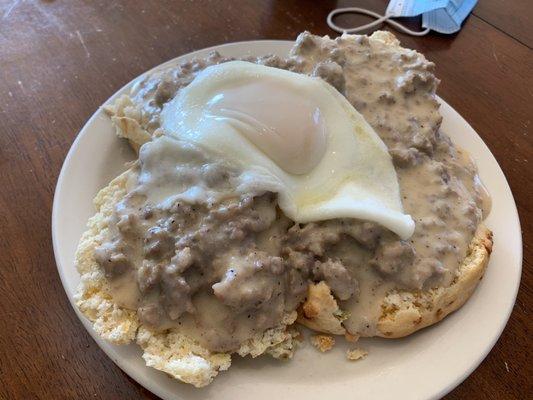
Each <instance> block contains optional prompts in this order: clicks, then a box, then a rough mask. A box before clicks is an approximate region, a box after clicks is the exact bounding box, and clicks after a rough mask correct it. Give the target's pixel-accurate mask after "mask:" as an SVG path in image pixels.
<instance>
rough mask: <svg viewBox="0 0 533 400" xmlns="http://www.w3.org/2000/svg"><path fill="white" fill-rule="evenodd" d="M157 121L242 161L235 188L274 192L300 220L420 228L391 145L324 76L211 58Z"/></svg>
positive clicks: (404, 231) (402, 231) (404, 230)
mask: <svg viewBox="0 0 533 400" xmlns="http://www.w3.org/2000/svg"><path fill="white" fill-rule="evenodd" d="M224 96H225V97H224ZM255 96H257V98H255ZM228 99H229V100H228ZM221 104H222V105H221ZM161 126H162V129H163V132H164V134H166V135H169V136H172V137H174V138H176V139H179V140H181V141H186V142H189V143H193V144H195V145H198V146H201V147H202V148H203V149H205V151H206V152H208V153H210V154H212V155H213V156H214V157H218V158H222V159H224V160H225V161H226V162H228V163H230V164H231V165H234V166H236V167H238V168H240V169H241V170H242V171H243V174H241V179H240V182H239V184H238V186H237V187H236V189H235V190H236V192H239V193H246V192H252V193H257V192H261V191H263V192H264V191H273V192H276V193H278V202H279V206H280V208H281V210H282V211H283V212H284V213H285V214H286V215H287V216H288V217H289V218H291V219H292V220H294V221H296V222H300V223H306V222H311V221H321V220H328V219H333V218H357V219H360V220H367V221H373V222H376V223H379V224H381V225H383V226H385V227H386V228H388V229H390V230H391V231H393V232H395V233H396V234H398V235H399V236H400V237H402V238H408V237H409V236H411V235H412V233H413V231H414V222H413V220H412V218H411V217H410V216H409V215H406V214H404V213H403V207H402V203H401V197H400V190H399V185H398V179H397V176H396V172H395V170H394V166H393V164H392V160H391V157H390V155H389V153H388V151H387V147H386V146H385V144H384V143H383V141H382V140H381V139H380V138H379V136H378V135H377V134H376V132H375V131H374V130H373V129H372V127H371V126H370V125H369V124H368V123H367V122H366V121H365V119H364V118H363V116H362V115H361V114H360V113H358V112H357V111H356V110H355V109H354V107H353V106H352V105H351V104H350V103H349V102H348V101H347V100H346V98H345V97H344V96H343V95H341V94H340V93H339V92H338V91H337V90H336V89H335V88H333V87H332V86H330V85H329V84H328V83H326V82H325V81H323V80H322V79H320V78H313V77H309V76H306V75H302V74H297V73H293V72H289V71H285V70H281V69H277V68H271V67H266V66H262V65H257V64H253V63H249V62H243V61H232V62H227V63H223V64H220V65H215V66H211V67H208V68H206V69H205V70H204V71H202V72H201V73H200V74H198V75H197V77H196V78H195V79H194V81H193V82H192V83H191V84H189V85H188V86H187V87H185V88H184V89H182V90H180V91H179V92H178V94H177V95H176V97H175V98H174V99H172V100H171V101H170V102H169V103H167V104H166V106H165V107H164V109H163V111H162V114H161Z"/></svg>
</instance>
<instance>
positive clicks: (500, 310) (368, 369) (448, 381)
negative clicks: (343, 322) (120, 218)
mask: <svg viewBox="0 0 533 400" xmlns="http://www.w3.org/2000/svg"><path fill="white" fill-rule="evenodd" d="M291 45H292V42H287V41H254V42H241V43H230V44H225V45H222V46H217V47H213V48H210V49H204V50H200V51H197V52H194V53H190V54H186V55H184V56H181V57H178V58H176V59H174V60H172V61H169V63H177V62H182V61H185V60H187V59H190V58H192V57H198V56H200V57H201V56H205V55H206V54H207V53H208V52H209V51H212V50H214V49H216V50H218V51H220V52H221V53H222V54H224V55H227V56H243V55H263V54H269V53H273V54H278V55H280V56H285V55H286V54H287V53H288V51H289V49H290V47H291ZM166 64H168V63H166ZM166 64H164V65H166ZM131 85H132V83H130V84H128V85H126V86H125V87H124V88H122V89H121V90H119V91H118V92H117V93H116V94H115V95H114V96H113V97H111V98H110V99H109V100H108V103H110V102H112V101H113V100H114V99H115V98H117V96H119V95H121V94H123V93H125V92H126V91H127V90H129V88H130V87H131ZM441 113H442V115H443V117H444V120H443V123H442V129H443V131H444V132H446V133H447V134H448V135H449V136H451V138H452V139H453V140H454V142H455V143H456V144H457V145H458V146H460V147H462V148H464V149H466V150H468V151H469V152H470V154H471V155H472V156H473V158H474V159H475V160H476V162H477V165H478V167H479V171H480V175H481V178H482V180H483V182H484V183H485V184H486V186H487V188H488V190H489V192H490V193H491V194H492V196H493V208H492V212H491V214H490V215H489V217H488V219H487V221H486V224H487V225H488V226H489V228H490V229H492V230H493V231H494V238H495V245H494V252H493V253H492V257H491V259H490V264H489V267H488V270H487V273H486V275H485V278H484V279H483V280H482V282H481V283H480V285H479V287H478V289H477V291H476V292H475V293H474V295H473V296H472V298H471V299H470V300H469V301H468V303H467V304H466V305H465V306H464V307H463V308H461V309H460V310H459V311H457V312H456V313H454V314H452V315H451V316H449V317H448V318H446V319H445V320H444V321H443V322H441V323H439V324H437V325H436V326H433V327H431V328H427V329H424V330H423V331H421V332H418V333H416V334H414V335H412V336H410V337H408V338H405V339H401V340H385V339H366V340H361V342H360V346H361V347H362V348H364V349H366V350H368V351H369V353H370V354H369V356H368V357H367V358H366V359H365V360H364V361H359V362H347V361H346V360H345V356H344V350H345V349H346V348H345V347H343V346H337V347H336V348H335V349H334V350H333V351H331V352H329V353H327V354H319V353H318V352H317V351H316V350H315V349H314V348H312V347H311V346H310V345H309V344H307V345H305V346H304V347H303V348H301V349H300V350H299V351H297V353H296V355H295V357H294V358H293V359H292V360H291V361H288V362H280V361H277V360H273V359H271V358H270V357H261V358H259V359H255V360H251V359H249V358H246V359H241V358H240V357H238V356H236V357H235V358H234V362H233V365H232V367H231V368H230V370H229V371H227V372H223V373H221V374H220V375H219V376H218V377H217V378H216V379H215V381H214V382H213V384H211V385H209V386H208V387H206V388H203V389H195V388H193V387H191V386H188V385H184V384H181V383H179V382H177V381H175V380H173V379H171V378H169V377H167V376H166V375H165V374H164V373H161V372H158V371H156V370H154V369H151V368H148V367H146V366H145V365H144V362H143V360H142V358H141V351H140V350H139V349H138V348H137V346H135V345H128V346H113V345H110V344H108V343H106V342H104V341H102V340H101V339H100V338H98V337H97V336H96V334H95V333H94V331H93V330H92V328H91V325H90V323H89V322H88V321H87V320H86V319H85V318H84V317H83V316H81V315H80V313H79V312H78V310H77V309H76V307H74V309H75V310H76V312H77V313H78V316H79V317H80V319H81V321H82V322H83V324H84V325H85V328H86V329H87V330H88V331H89V333H90V334H91V335H92V336H93V338H94V340H96V342H97V343H98V345H99V346H100V347H101V348H102V349H103V350H104V351H105V352H106V353H107V355H108V356H109V357H110V358H111V359H112V360H113V361H114V362H115V363H116V364H117V365H118V366H119V367H120V368H122V369H123V370H124V371H125V372H126V373H127V374H128V375H130V376H131V377H132V378H133V379H135V380H136V381H137V382H139V383H140V384H141V385H143V386H144V387H146V388H147V389H149V390H150V391H152V392H153V393H155V394H157V395H159V396H160V397H162V398H163V399H185V398H186V399H190V400H194V399H204V400H205V399H211V398H217V399H220V400H222V399H236V398H242V397H244V396H252V397H253V398H254V400H260V399H268V400H271V399H276V398H282V399H287V398H291V399H303V398H305V399H306V400H311V399H321V400H323V399H328V398H340V397H341V396H342V397H343V398H352V399H383V400H384V399H395V400H396V399H404V398H409V399H434V398H439V397H441V396H443V395H444V394H446V393H447V392H449V391H450V390H452V389H453V388H454V387H456V386H457V385H458V384H459V383H461V382H462V381H463V380H464V379H465V378H466V377H467V376H468V375H469V374H470V373H471V372H472V371H473V370H474V369H475V368H476V367H477V366H478V365H479V363H480V362H481V361H482V360H483V359H484V358H485V356H486V355H487V354H488V352H489V351H490V349H491V348H492V346H493V345H494V343H495V342H496V340H497V339H498V337H499V336H500V334H501V332H502V330H503V328H504V327H505V324H506V322H507V319H508V318H509V315H510V313H511V310H512V308H513V304H514V301H515V298H516V293H517V290H518V285H519V282H520V273H521V264H522V239H521V233H520V223H519V220H518V214H517V211H516V206H515V203H514V200H513V196H512V194H511V191H510V189H509V185H508V184H507V181H506V180H505V176H504V175H503V173H502V171H501V169H500V167H499V166H498V163H497V162H496V160H495V159H494V157H493V156H492V154H491V153H490V151H489V149H488V148H487V146H486V145H485V144H484V143H483V141H482V140H481V138H480V137H479V136H478V135H477V134H476V132H474V130H473V129H472V128H471V127H470V125H468V123H467V122H466V121H465V120H464V119H463V118H462V117H461V116H460V115H459V114H458V113H457V112H456V111H455V110H453V109H452V108H451V107H450V106H449V105H448V104H446V103H445V102H444V101H442V106H441ZM132 158H133V154H132V152H131V151H130V150H129V148H128V146H127V145H126V143H124V142H123V141H121V140H119V139H118V138H117V137H116V136H115V135H114V134H113V130H112V127H111V123H110V121H109V119H108V118H107V117H106V116H105V114H104V113H103V111H102V109H99V110H98V111H97V112H96V113H95V114H94V115H93V116H92V117H91V119H90V120H89V121H88V122H87V124H86V125H85V126H84V127H83V129H82V130H81V132H80V134H79V135H78V137H77V138H76V140H75V141H74V144H73V145H72V147H71V149H70V151H69V153H68V155H67V158H66V160H65V163H64V164H63V168H62V170H61V174H60V176H59V180H58V183H57V188H56V192H55V198H54V208H53V214H52V234H53V242H54V252H55V256H56V261H57V268H58V270H59V274H60V276H61V280H62V282H63V286H64V287H65V291H66V292H67V295H68V297H69V299H70V301H71V303H72V296H73V294H74V292H75V290H76V286H77V284H78V282H79V276H78V273H77V272H76V270H75V268H74V262H73V261H74V252H75V249H76V246H77V243H78V240H79V238H80V236H81V234H82V232H83V231H84V230H85V224H86V222H87V219H88V218H89V217H90V216H91V215H92V214H93V213H94V208H93V204H92V199H93V197H94V196H95V195H96V193H97V191H98V190H99V189H101V188H103V187H104V186H106V185H107V184H108V183H109V181H110V180H111V179H112V178H114V177H115V176H117V175H118V174H119V173H121V172H122V171H124V170H125V166H124V163H125V161H128V160H131V159H132ZM90 373H91V371H90V370H88V371H87V374H88V375H89V374H90Z"/></svg>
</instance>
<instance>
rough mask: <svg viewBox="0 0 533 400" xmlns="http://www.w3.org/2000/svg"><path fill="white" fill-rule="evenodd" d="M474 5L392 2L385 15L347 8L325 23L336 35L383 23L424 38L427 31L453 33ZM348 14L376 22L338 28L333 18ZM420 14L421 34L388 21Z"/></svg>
mask: <svg viewBox="0 0 533 400" xmlns="http://www.w3.org/2000/svg"><path fill="white" fill-rule="evenodd" d="M476 3H477V0H391V2H390V3H389V5H388V7H387V10H386V11H385V15H380V14H378V13H375V12H373V11H370V10H367V9H364V8H359V7H347V8H338V9H336V10H333V11H332V12H330V13H329V15H328V19H327V21H328V25H329V27H330V28H331V29H333V30H334V31H336V32H339V33H354V32H360V31H363V30H367V29H370V28H373V27H375V26H378V25H380V24H382V23H384V22H386V23H388V24H390V25H392V26H393V27H395V28H396V29H398V30H400V31H402V32H404V33H407V34H409V35H414V36H422V35H425V34H427V33H428V32H429V31H430V30H434V31H436V32H440V33H455V32H457V31H459V30H460V29H461V23H462V22H463V21H464V20H465V18H466V17H467V16H468V14H470V12H471V11H472V9H473V8H474V6H475V5H476ZM348 13H356V14H366V15H369V16H371V17H374V18H376V20H375V21H374V22H371V23H369V24H366V25H362V26H358V27H355V28H351V29H345V28H341V27H339V26H337V25H336V24H335V23H334V22H333V17H335V16H336V15H338V14H348ZM420 14H422V27H423V28H426V29H424V30H422V31H412V30H411V29H408V28H406V27H405V26H403V25H402V24H400V23H398V22H396V21H394V20H392V19H391V18H394V17H415V16H417V15H420Z"/></svg>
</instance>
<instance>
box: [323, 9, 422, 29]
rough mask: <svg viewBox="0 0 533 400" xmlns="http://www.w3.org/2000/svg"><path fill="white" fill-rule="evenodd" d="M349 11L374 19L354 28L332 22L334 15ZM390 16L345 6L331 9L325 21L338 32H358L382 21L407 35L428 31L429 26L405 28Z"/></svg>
mask: <svg viewBox="0 0 533 400" xmlns="http://www.w3.org/2000/svg"><path fill="white" fill-rule="evenodd" d="M351 13H355V14H365V15H368V16H370V17H374V18H376V20H375V21H373V22H370V23H368V24H366V25H361V26H358V27H356V28H350V29H345V28H341V27H340V26H338V25H336V24H335V23H334V22H333V17H335V16H336V15H339V14H351ZM391 18H392V16H391V15H386V14H385V15H381V14H378V13H377V12H374V11H370V10H367V9H366V8H359V7H346V8H337V9H336V10H333V11H332V12H330V13H329V14H328V19H327V21H328V25H329V27H330V28H331V29H333V30H334V31H336V32H339V33H355V32H360V31H364V30H367V29H370V28H373V27H375V26H377V25H380V24H382V23H384V22H385V23H387V24H390V25H392V26H394V27H395V28H396V29H398V30H399V31H402V32H404V33H407V34H408V35H412V36H424V35H426V34H427V33H428V32H429V31H430V29H429V28H427V29H424V30H423V31H412V30H411V29H409V28H406V27H405V26H403V25H402V24H400V23H398V22H396V21H393V20H392V19H391Z"/></svg>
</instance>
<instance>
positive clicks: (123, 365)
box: [51, 39, 523, 399]
mask: <svg viewBox="0 0 533 400" xmlns="http://www.w3.org/2000/svg"><path fill="white" fill-rule="evenodd" d="M258 44H262V45H274V46H276V45H278V46H283V45H285V46H292V45H293V44H294V41H292V40H269V39H264V40H249V41H237V42H229V43H222V44H219V45H213V46H209V47H206V48H202V49H198V50H194V51H191V52H188V53H184V54H181V55H179V56H177V57H174V58H172V59H170V60H168V61H165V62H163V63H161V64H158V65H156V66H154V67H152V68H151V69H149V70H147V71H145V72H143V73H142V74H140V75H139V76H137V77H135V78H134V79H132V80H131V81H129V82H127V83H126V84H125V85H123V86H122V87H121V88H119V89H118V90H116V91H115V92H114V93H113V94H112V95H111V96H110V97H109V98H108V99H107V100H106V101H105V102H103V103H102V104H101V105H100V106H99V107H98V108H97V109H96V110H95V112H94V113H93V114H92V115H91V117H90V118H89V119H88V120H87V122H86V123H85V124H84V125H83V126H82V128H81V129H80V130H79V132H78V134H77V135H76V137H75V139H74V141H73V142H72V144H71V145H70V148H69V151H68V153H67V155H66V156H65V159H64V161H63V164H62V166H61V171H60V173H59V176H58V179H57V183H56V186H55V189H54V198H53V204H52V214H51V219H52V224H51V231H52V244H53V250H54V258H55V262H56V267H57V270H58V274H59V276H60V279H61V283H62V285H63V289H64V291H65V294H66V295H67V298H68V300H69V302H70V304H71V306H72V308H73V309H74V312H75V313H76V315H77V317H78V319H79V320H80V321H81V322H82V324H83V326H84V327H85V329H86V330H87V332H88V333H89V334H90V336H91V337H92V338H93V340H94V341H95V342H96V344H97V345H98V347H99V348H100V349H101V350H103V351H104V353H105V354H106V356H107V357H108V358H110V359H111V360H112V361H113V362H114V363H115V365H117V366H118V367H119V368H120V369H121V370H122V371H123V372H124V373H126V374H127V375H128V376H129V377H130V378H131V379H133V380H134V381H135V382H137V383H138V384H140V385H142V386H143V387H144V388H146V389H147V390H149V391H151V392H152V393H154V394H156V395H157V396H159V397H161V398H163V399H165V398H167V394H168V393H167V392H165V391H164V390H159V388H156V387H154V386H153V385H150V381H149V380H148V379H145V378H144V377H143V376H140V375H139V374H138V373H137V372H136V371H135V370H134V367H130V366H129V365H128V363H127V362H126V361H124V360H121V359H118V358H115V357H113V355H112V354H111V348H110V347H108V346H110V344H109V343H107V342H106V341H105V340H103V339H101V338H100V337H99V336H98V335H97V334H96V332H95V331H94V329H93V328H92V324H91V323H90V321H89V320H88V319H87V318H85V317H84V316H83V315H82V314H81V312H80V311H79V310H78V307H77V306H76V305H75V302H74V299H73V294H72V293H70V292H69V291H68V290H67V287H68V286H67V283H66V279H67V278H66V277H65V274H64V272H63V270H64V268H63V267H62V266H61V261H60V256H59V252H60V250H59V247H60V245H59V243H58V241H59V239H58V237H57V236H58V232H57V227H58V222H57V221H58V214H59V212H60V211H59V202H60V196H59V193H61V190H62V188H63V181H64V180H65V176H66V174H67V170H68V166H69V164H70V161H71V159H72V158H73V157H74V153H75V152H76V149H77V148H78V146H79V144H80V141H81V139H82V138H83V137H84V136H85V135H86V134H87V132H90V130H89V129H88V128H89V127H90V126H91V125H92V123H94V121H95V120H96V119H97V118H99V117H100V114H99V111H100V110H101V108H102V107H103V106H104V105H107V104H110V102H112V101H113V100H114V99H115V98H116V97H118V96H119V94H120V93H122V92H123V91H124V90H127V89H128V88H129V87H131V86H132V85H134V84H135V82H137V81H138V80H140V79H142V77H143V76H145V75H147V74H150V73H152V72H154V71H157V70H158V69H160V68H164V67H166V66H168V65H171V64H173V63H177V62H179V61H180V60H181V59H183V58H187V59H191V58H194V57H197V56H198V55H200V54H201V53H207V52H210V51H220V52H223V51H224V49H227V48H230V47H234V46H235V47H239V46H244V47H252V48H253V47H254V46H256V45H258ZM243 55H244V54H243ZM437 99H438V100H439V102H440V103H441V108H442V106H443V105H444V106H446V107H449V108H450V109H451V110H452V111H453V112H455V113H456V114H457V116H458V118H460V120H461V121H460V122H461V123H462V124H464V125H465V126H466V127H467V128H468V129H470V130H472V131H473V132H474V133H475V135H476V136H477V137H478V138H479V139H480V141H481V142H482V146H483V152H484V153H487V155H489V156H490V157H491V158H492V159H493V160H492V161H494V163H495V164H496V166H497V167H498V169H499V172H501V174H502V176H503V178H504V181H505V184H506V189H507V190H508V192H509V194H510V196H511V199H512V202H513V208H512V210H510V211H511V212H512V214H513V216H514V217H515V218H516V222H517V224H518V226H517V228H518V236H517V237H518V239H519V254H518V256H519V260H520V261H519V263H520V265H519V274H518V276H519V278H518V280H517V282H516V286H515V288H514V293H513V301H512V305H511V306H510V307H509V308H508V310H507V314H506V316H505V318H504V320H503V321H505V322H504V323H502V324H501V326H500V327H499V330H498V331H497V334H495V335H494V336H493V338H492V340H491V343H490V346H486V347H485V348H484V351H483V352H481V353H480V354H479V355H478V356H477V359H476V360H475V361H474V362H473V363H471V365H470V367H469V368H467V369H466V370H465V371H463V373H462V374H457V376H456V377H455V379H454V380H452V381H450V382H449V383H448V384H447V385H446V386H445V387H441V388H440V389H439V390H438V391H434V392H433V393H432V394H428V395H429V396H428V397H427V399H438V398H440V397H442V396H445V395H446V394H448V393H449V392H450V391H452V390H453V389H454V388H456V387H457V386H459V385H460V384H461V383H462V382H463V381H464V380H465V379H466V378H467V377H468V376H470V375H471V374H472V372H473V371H474V370H475V369H476V368H477V367H478V366H479V365H480V364H481V363H482V362H483V360H484V359H485V358H486V357H487V355H488V354H489V353H490V351H491V350H492V349H493V347H494V345H495V344H496V342H497V341H498V339H499V338H500V336H501V334H502V332H503V330H504V329H505V327H506V326H507V323H508V321H509V318H510V316H511V313H512V311H513V308H514V304H515V302H516V297H517V294H518V290H519V287H520V283H521V278H522V268H523V238H522V231H521V224H520V218H519V214H518V210H517V207H516V201H515V199H514V196H513V194H512V191H511V188H510V185H509V182H508V181H507V178H506V176H505V174H504V173H503V170H502V169H501V166H500V164H499V163H498V161H497V160H496V158H495V157H494V155H493V154H492V152H491V151H490V149H489V148H488V146H487V145H486V143H485V142H484V140H483V138H482V137H481V136H480V135H479V134H478V133H477V132H476V131H475V130H474V129H473V128H472V127H471V125H470V124H469V123H468V121H466V120H465V119H464V118H463V117H462V115H461V114H459V112H457V111H456V110H455V109H454V108H453V107H452V106H451V105H449V104H448V103H447V102H446V101H445V100H443V99H442V98H441V97H440V96H438V95H437ZM133 345H134V346H137V345H136V344H133ZM130 346H131V345H130Z"/></svg>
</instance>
